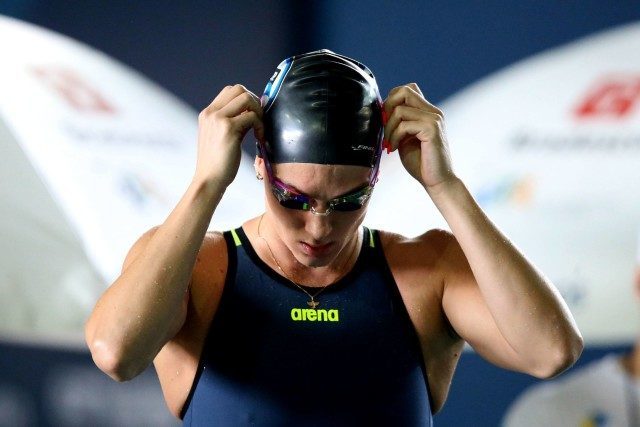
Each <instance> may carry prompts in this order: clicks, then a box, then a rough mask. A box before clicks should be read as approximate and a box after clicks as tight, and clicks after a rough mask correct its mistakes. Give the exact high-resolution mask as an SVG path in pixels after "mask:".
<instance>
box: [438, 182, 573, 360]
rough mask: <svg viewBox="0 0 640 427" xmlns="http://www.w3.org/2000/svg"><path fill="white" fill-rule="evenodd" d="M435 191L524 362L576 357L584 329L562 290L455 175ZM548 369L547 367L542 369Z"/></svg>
mask: <svg viewBox="0 0 640 427" xmlns="http://www.w3.org/2000/svg"><path fill="white" fill-rule="evenodd" d="M428 192H429V195H430V196H431V198H432V200H433V201H434V203H435V204H436V206H437V207H438V209H439V211H440V212H441V213H442V215H443V216H444V218H445V220H446V221H447V223H448V224H449V227H450V228H451V231H452V232H453V234H454V235H455V237H456V240H457V241H458V243H459V245H460V247H461V248H462V251H463V252H464V254H465V257H466V258H467V261H468V262H469V266H470V268H471V270H472V272H473V275H474V277H475V279H476V281H477V283H478V286H479V288H480V292H481V294H482V297H483V300H484V301H485V303H486V305H487V307H488V309H489V311H490V313H491V315H492V316H493V318H494V320H495V323H496V325H497V326H498V328H499V330H500V333H501V334H502V336H503V337H504V339H505V340H506V341H507V342H508V343H509V345H510V346H511V347H512V348H513V350H514V351H515V352H516V353H518V354H519V355H520V356H521V357H522V358H523V360H526V361H527V362H528V363H531V364H533V365H538V364H539V365H541V366H544V365H547V362H548V361H549V360H552V361H554V362H556V361H558V360H559V359H563V358H569V359H571V358H575V357H577V355H578V354H579V352H580V351H581V348H582V342H581V337H580V333H579V331H578V329H577V327H576V325H575V322H574V320H573V317H572V316H571V313H570V312H569V310H568V308H567V306H566V304H565V302H564V301H563V299H562V298H561V297H560V295H559V293H558V291H557V289H556V288H555V287H554V286H553V285H552V284H551V283H550V282H549V281H548V280H547V279H546V278H545V277H544V276H543V275H542V274H541V273H540V272H539V271H538V270H537V269H536V268H535V267H534V266H533V265H532V264H531V263H530V262H529V261H528V260H527V259H526V258H525V257H524V256H523V255H522V254H521V253H520V252H519V251H518V250H517V249H516V248H515V247H514V246H513V244H512V243H511V242H510V241H509V240H508V239H507V238H506V237H505V236H504V235H503V234H502V233H501V232H500V231H499V230H498V229H497V228H496V227H495V225H494V224H493V223H492V222H491V221H490V220H489V219H488V218H487V216H486V215H485V214H484V212H483V211H482V209H480V207H479V206H478V205H477V203H476V202H475V200H474V199H473V197H472V196H471V194H470V193H469V191H468V190H467V188H466V187H465V185H464V184H463V183H462V181H460V180H458V179H455V180H453V181H451V182H448V183H445V184H442V185H440V186H438V187H437V188H431V189H428ZM542 370H544V368H542Z"/></svg>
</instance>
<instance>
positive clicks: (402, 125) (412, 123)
mask: <svg viewBox="0 0 640 427" xmlns="http://www.w3.org/2000/svg"><path fill="white" fill-rule="evenodd" d="M425 115H426V116H430V117H429V118H427V119H426V120H425ZM417 116H418V117H419V118H418V119H417V120H402V121H400V122H399V123H398V124H397V126H395V127H394V129H392V130H391V133H390V134H389V137H388V139H387V141H388V147H389V148H388V152H391V151H395V150H397V149H398V147H399V146H400V145H402V144H403V143H405V142H406V141H408V140H411V139H413V138H418V136H419V135H420V134H421V133H422V134H423V135H424V134H427V135H433V134H435V133H436V131H437V129H438V128H439V127H440V125H439V120H438V119H437V118H438V116H437V115H436V114H434V113H425V112H423V111H419V112H418V115H417Z"/></svg>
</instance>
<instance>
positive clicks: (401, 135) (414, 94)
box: [384, 83, 455, 190]
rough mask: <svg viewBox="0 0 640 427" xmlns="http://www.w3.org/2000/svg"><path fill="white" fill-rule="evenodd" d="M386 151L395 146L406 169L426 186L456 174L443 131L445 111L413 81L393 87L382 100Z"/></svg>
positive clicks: (448, 178) (435, 184) (453, 176)
mask: <svg viewBox="0 0 640 427" xmlns="http://www.w3.org/2000/svg"><path fill="white" fill-rule="evenodd" d="M384 111H385V114H386V117H387V123H386V126H385V129H384V137H385V140H386V141H385V144H386V148H387V152H388V153H390V152H393V151H396V150H398V152H399V154H400V160H401V161H402V164H403V166H404V167H405V169H406V170H407V171H408V172H409V173H410V174H411V176H413V177H414V178H415V179H416V180H418V182H419V183H420V184H422V186H423V187H425V189H427V190H429V189H430V188H433V187H434V186H437V185H438V184H441V183H443V182H447V181H449V180H451V179H453V178H455V174H454V173H453V169H452V167H451V159H450V154H449V146H448V144H447V140H446V137H445V133H444V115H443V113H442V111H441V110H439V109H438V108H437V107H435V106H434V105H432V104H430V103H429V102H428V101H427V100H426V99H425V98H424V96H423V95H422V92H421V91H420V88H419V87H418V85H417V84H415V83H409V84H406V85H403V86H398V87H396V88H393V89H392V90H391V91H390V92H389V96H388V97H387V99H386V100H385V101H384Z"/></svg>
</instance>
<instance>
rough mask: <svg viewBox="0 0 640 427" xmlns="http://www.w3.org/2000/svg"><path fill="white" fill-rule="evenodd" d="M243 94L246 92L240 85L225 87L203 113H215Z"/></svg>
mask: <svg viewBox="0 0 640 427" xmlns="http://www.w3.org/2000/svg"><path fill="white" fill-rule="evenodd" d="M243 92H248V90H247V88H245V87H244V86H243V85H241V84H235V85H233V86H225V87H224V88H223V89H222V90H221V91H220V93H218V95H217V96H216V97H215V98H214V99H213V101H211V103H210V104H209V105H208V106H207V107H206V108H204V110H203V112H212V111H217V110H219V109H220V108H222V107H224V106H225V105H227V104H228V103H229V102H230V101H231V100H232V99H234V98H235V97H237V96H238V95H240V94H241V93H243Z"/></svg>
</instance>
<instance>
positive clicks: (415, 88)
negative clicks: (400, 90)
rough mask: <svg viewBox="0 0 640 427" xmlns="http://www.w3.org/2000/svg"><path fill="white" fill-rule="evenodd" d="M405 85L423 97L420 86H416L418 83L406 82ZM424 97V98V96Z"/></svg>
mask: <svg viewBox="0 0 640 427" xmlns="http://www.w3.org/2000/svg"><path fill="white" fill-rule="evenodd" d="M407 86H409V87H410V88H411V89H413V90H415V91H416V92H418V93H419V94H420V96H421V97H423V98H425V96H424V94H423V93H422V91H421V90H420V88H419V87H418V83H408V84H407ZM425 99H426V98H425Z"/></svg>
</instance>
